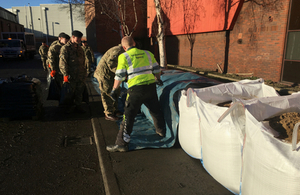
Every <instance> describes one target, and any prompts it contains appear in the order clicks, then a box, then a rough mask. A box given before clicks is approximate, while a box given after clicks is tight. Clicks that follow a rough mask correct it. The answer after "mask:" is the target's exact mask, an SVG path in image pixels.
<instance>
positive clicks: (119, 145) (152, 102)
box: [106, 36, 166, 152]
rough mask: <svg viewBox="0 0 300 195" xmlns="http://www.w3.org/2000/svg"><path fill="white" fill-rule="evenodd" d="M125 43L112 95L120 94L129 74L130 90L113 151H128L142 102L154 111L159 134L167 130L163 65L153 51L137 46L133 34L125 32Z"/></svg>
mask: <svg viewBox="0 0 300 195" xmlns="http://www.w3.org/2000/svg"><path fill="white" fill-rule="evenodd" d="M121 44H122V47H123V49H124V50H125V52H124V53H122V54H120V55H119V57H118V66H117V70H116V75H115V81H114V86H113V89H112V91H111V93H110V95H111V97H112V98H114V99H116V98H117V97H115V96H116V95H115V92H116V89H118V87H119V86H120V84H121V83H122V81H124V80H125V78H126V77H127V83H128V90H127V97H126V101H125V107H124V115H123V121H122V123H121V125H120V130H119V132H118V134H117V138H116V141H115V144H114V145H109V146H107V147H106V149H107V150H108V151H109V152H126V151H128V143H129V141H130V134H131V132H132V128H133V123H134V118H135V117H136V115H137V114H138V112H139V110H140V108H141V105H142V104H144V105H145V106H146V107H147V108H148V109H149V111H150V114H151V116H152V119H153V122H154V126H155V130H156V134H158V135H159V136H161V137H164V136H165V133H166V125H165V119H164V115H163V113H162V110H161V109H160V105H159V101H158V97H157V93H156V84H159V85H163V83H162V81H161V80H160V74H161V69H160V66H159V65H158V63H157V62H156V60H155V58H154V55H153V54H152V53H151V52H149V51H145V50H140V49H138V48H136V47H135V42H134V40H133V38H132V37H130V36H125V37H124V38H123V39H122V41H121Z"/></svg>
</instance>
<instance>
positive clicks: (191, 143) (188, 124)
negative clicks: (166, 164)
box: [178, 90, 201, 159]
mask: <svg viewBox="0 0 300 195" xmlns="http://www.w3.org/2000/svg"><path fill="white" fill-rule="evenodd" d="M178 99H179V102H178V109H179V125H178V140H179V143H180V145H181V147H182V149H183V150H184V151H185V152H186V153H187V154H188V155H190V156H191V157H193V158H196V159H201V137H200V127H199V118H198V114H197V110H196V105H195V104H193V105H192V106H191V107H188V106H187V96H186V90H182V91H181V93H180V94H179V98H178Z"/></svg>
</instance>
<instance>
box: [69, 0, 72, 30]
mask: <svg viewBox="0 0 300 195" xmlns="http://www.w3.org/2000/svg"><path fill="white" fill-rule="evenodd" d="M69 7H70V20H71V32H73V16H72V4H71V3H70V0H69Z"/></svg>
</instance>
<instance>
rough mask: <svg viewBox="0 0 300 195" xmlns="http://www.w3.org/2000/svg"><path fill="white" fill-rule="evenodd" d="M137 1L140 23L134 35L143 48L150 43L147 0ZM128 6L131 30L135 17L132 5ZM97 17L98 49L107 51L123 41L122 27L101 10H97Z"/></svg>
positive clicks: (102, 51) (127, 19)
mask: <svg viewBox="0 0 300 195" xmlns="http://www.w3.org/2000/svg"><path fill="white" fill-rule="evenodd" d="M135 2H136V10H137V17H138V24H137V26H136V28H135V31H134V32H133V34H132V37H133V38H134V39H135V40H136V42H137V44H138V45H139V46H141V48H145V47H147V45H148V44H149V38H148V37H147V13H146V9H145V6H146V0H136V1H135ZM127 6H128V7H127V9H126V13H127V15H126V24H127V25H128V28H129V31H131V30H132V28H133V27H134V24H135V18H134V13H133V9H132V6H131V5H127ZM95 18H96V20H95V26H96V37H97V51H99V52H100V53H105V52H106V51H107V50H108V49H110V48H111V47H113V46H116V45H118V44H120V43H121V36H120V34H119V28H120V27H119V25H118V23H117V22H113V21H112V20H111V19H109V18H108V17H107V16H106V15H101V11H100V10H96V16H95ZM117 31H118V32H117Z"/></svg>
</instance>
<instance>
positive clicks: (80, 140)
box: [63, 136, 94, 147]
mask: <svg viewBox="0 0 300 195" xmlns="http://www.w3.org/2000/svg"><path fill="white" fill-rule="evenodd" d="M93 143H94V140H93V137H81V136H75V137H68V136H65V138H64V142H63V144H64V147H67V146H73V145H92V144H93Z"/></svg>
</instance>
